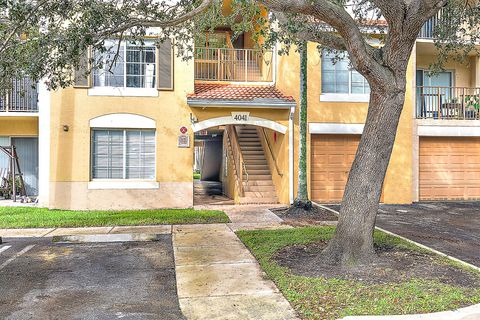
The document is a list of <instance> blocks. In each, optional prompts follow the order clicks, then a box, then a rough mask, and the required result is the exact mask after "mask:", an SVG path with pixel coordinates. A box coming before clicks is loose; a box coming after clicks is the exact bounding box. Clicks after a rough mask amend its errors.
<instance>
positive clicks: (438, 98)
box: [416, 70, 453, 117]
mask: <svg viewBox="0 0 480 320" xmlns="http://www.w3.org/2000/svg"><path fill="white" fill-rule="evenodd" d="M416 82H417V87H419V89H418V91H417V108H418V110H419V114H420V116H422V117H432V116H433V117H436V116H435V115H434V114H433V113H438V110H439V105H441V104H444V103H447V102H450V101H451V98H452V86H453V73H452V72H451V71H445V72H439V73H437V74H434V75H431V74H430V73H429V72H427V71H424V70H417V81H416ZM422 106H423V110H421V108H422ZM437 116H438V115H437Z"/></svg>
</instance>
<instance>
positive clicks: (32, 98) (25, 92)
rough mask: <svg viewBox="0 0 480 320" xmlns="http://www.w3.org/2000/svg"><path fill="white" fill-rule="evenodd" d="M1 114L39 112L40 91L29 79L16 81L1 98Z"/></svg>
mask: <svg viewBox="0 0 480 320" xmlns="http://www.w3.org/2000/svg"><path fill="white" fill-rule="evenodd" d="M0 112H38V90H37V87H36V85H35V84H34V83H33V82H32V81H31V80H30V79H29V78H26V77H24V78H21V79H15V80H13V82H12V86H11V88H10V89H8V90H6V91H5V93H4V94H3V95H2V96H0Z"/></svg>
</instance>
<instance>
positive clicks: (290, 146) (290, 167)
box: [288, 107, 295, 204]
mask: <svg viewBox="0 0 480 320" xmlns="http://www.w3.org/2000/svg"><path fill="white" fill-rule="evenodd" d="M294 119H295V107H291V108H290V116H289V118H288V178H289V183H288V184H289V199H290V204H293V201H294V200H295V194H294V190H295V189H294V187H295V186H294V184H295V170H294V163H295V150H294V147H295V146H294V143H293V141H294V132H293V131H294V128H295V126H294V124H293V121H294Z"/></svg>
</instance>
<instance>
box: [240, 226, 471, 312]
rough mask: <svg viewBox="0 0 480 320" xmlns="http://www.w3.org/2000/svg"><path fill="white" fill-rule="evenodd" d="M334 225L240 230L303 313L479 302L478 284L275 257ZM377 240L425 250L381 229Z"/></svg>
mask: <svg viewBox="0 0 480 320" xmlns="http://www.w3.org/2000/svg"><path fill="white" fill-rule="evenodd" d="M333 231H334V228H333V227H308V228H296V229H289V230H263V231H239V232H238V233H237V234H238V235H239V237H240V239H241V240H242V241H243V242H244V243H245V244H246V245H247V247H248V248H249V249H250V250H251V252H252V253H253V254H254V255H255V257H256V258H257V260H258V261H259V262H260V265H261V266H262V268H263V270H264V271H265V272H266V273H267V275H268V276H269V278H271V279H272V280H273V281H274V282H275V283H276V285H277V286H278V287H279V289H280V290H281V291H282V292H283V294H284V296H285V297H286V298H287V299H288V300H289V301H290V302H291V304H292V306H293V307H294V308H295V309H296V310H297V311H298V313H299V314H300V315H301V316H302V318H303V319H322V320H323V319H337V318H341V317H344V316H348V315H392V314H412V313H428V312H435V311H444V310H451V309H455V308H456V307H459V306H464V305H471V304H476V303H479V302H480V289H479V288H476V289H473V288H465V287H457V286H452V285H447V284H444V283H440V282H438V281H434V280H425V279H412V280H407V281H405V282H403V283H389V284H373V285H372V284H370V285H368V284H365V283H363V282H360V281H353V280H342V279H325V278H320V277H315V278H314V277H306V276H298V275H294V274H292V273H291V272H290V270H289V269H288V268H286V267H282V266H280V265H279V264H277V263H276V262H275V261H274V259H273V256H274V254H275V253H276V252H278V251H279V250H280V249H282V248H284V247H286V246H289V245H294V244H308V243H312V242H315V241H322V240H328V239H330V238H331V237H332V235H333ZM375 242H376V243H377V244H385V245H394V246H398V247H401V248H405V249H409V250H416V251H422V252H425V251H424V250H423V249H420V248H418V247H416V246H414V245H412V244H409V243H408V242H406V241H403V240H400V239H398V238H395V237H392V236H389V235H386V234H384V233H380V232H376V233H375ZM433 259H437V257H436V256H435V257H433ZM438 261H439V263H446V264H452V265H455V266H457V267H459V268H460V266H459V265H458V264H456V263H454V262H451V261H450V260H447V259H446V258H441V257H438ZM471 272H474V271H473V270H472V271H471Z"/></svg>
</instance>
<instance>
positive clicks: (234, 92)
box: [187, 83, 295, 102]
mask: <svg viewBox="0 0 480 320" xmlns="http://www.w3.org/2000/svg"><path fill="white" fill-rule="evenodd" d="M187 98H188V99H192V100H228V101H242V102H248V101H252V102H253V101H254V100H257V99H268V100H277V101H278V102H295V100H294V99H293V97H291V96H286V95H284V94H283V93H282V92H280V90H278V89H277V88H276V87H275V86H272V85H241V84H207V83H199V84H195V93H192V94H188V95H187Z"/></svg>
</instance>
